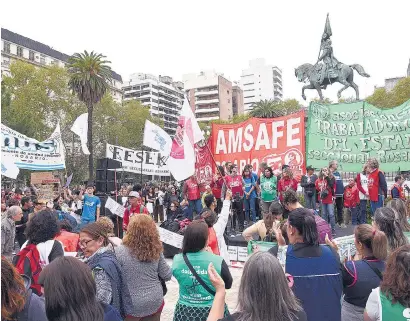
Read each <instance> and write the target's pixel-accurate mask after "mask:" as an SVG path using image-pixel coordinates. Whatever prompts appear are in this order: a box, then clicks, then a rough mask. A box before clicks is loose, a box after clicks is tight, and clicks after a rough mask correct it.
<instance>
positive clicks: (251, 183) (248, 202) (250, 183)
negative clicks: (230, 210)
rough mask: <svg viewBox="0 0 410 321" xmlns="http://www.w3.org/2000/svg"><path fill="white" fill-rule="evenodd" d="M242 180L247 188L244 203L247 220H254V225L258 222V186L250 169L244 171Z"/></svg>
mask: <svg viewBox="0 0 410 321" xmlns="http://www.w3.org/2000/svg"><path fill="white" fill-rule="evenodd" d="M242 178H243V181H244V186H245V193H244V197H243V203H244V206H245V218H246V219H247V220H252V222H253V223H255V222H256V209H255V204H256V197H257V195H256V184H257V181H255V179H254V177H253V175H252V172H251V171H250V169H249V167H246V166H245V168H244V170H243V171H242Z"/></svg>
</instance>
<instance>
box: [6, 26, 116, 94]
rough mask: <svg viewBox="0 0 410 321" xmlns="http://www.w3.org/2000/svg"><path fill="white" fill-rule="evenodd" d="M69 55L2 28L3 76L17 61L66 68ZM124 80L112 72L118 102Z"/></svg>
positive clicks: (114, 92) (112, 91)
mask: <svg viewBox="0 0 410 321" xmlns="http://www.w3.org/2000/svg"><path fill="white" fill-rule="evenodd" d="M68 58H70V56H69V55H66V54H64V53H62V52H60V51H57V50H55V49H53V48H51V47H49V46H47V45H45V44H43V43H41V42H38V41H35V40H32V39H30V38H27V37H24V36H21V35H19V34H17V33H15V32H12V31H10V30H7V29H3V28H1V75H2V76H3V74H4V75H9V74H10V63H11V62H13V61H15V60H21V61H25V62H27V63H30V64H32V65H34V66H37V67H42V68H44V67H47V66H52V65H57V66H60V67H64V66H65V65H66V64H67V62H68ZM121 87H122V78H121V76H120V75H119V74H117V73H115V72H114V71H113V72H112V83H111V86H110V90H111V95H112V96H113V98H114V99H115V100H116V101H119V102H120V101H121V100H122V90H121Z"/></svg>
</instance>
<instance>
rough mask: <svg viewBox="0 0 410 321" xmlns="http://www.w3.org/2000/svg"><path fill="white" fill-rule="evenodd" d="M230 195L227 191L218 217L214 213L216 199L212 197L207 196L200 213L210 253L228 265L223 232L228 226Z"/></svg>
mask: <svg viewBox="0 0 410 321" xmlns="http://www.w3.org/2000/svg"><path fill="white" fill-rule="evenodd" d="M231 199H232V194H231V192H230V191H227V192H226V194H225V201H224V203H223V207H222V211H221V214H219V216H218V215H217V214H216V213H215V209H216V206H217V203H216V198H215V197H214V196H213V195H208V196H207V197H206V198H205V205H206V208H204V209H203V210H202V212H201V219H203V220H204V221H205V223H206V224H207V225H208V246H209V247H210V248H211V249H212V253H214V254H216V255H220V256H222V257H223V259H224V260H225V262H226V263H228V264H229V263H230V260H229V253H228V248H227V246H226V243H225V238H224V232H225V228H226V225H227V224H228V218H229V208H230V205H231Z"/></svg>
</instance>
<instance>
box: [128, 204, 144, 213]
mask: <svg viewBox="0 0 410 321" xmlns="http://www.w3.org/2000/svg"><path fill="white" fill-rule="evenodd" d="M128 212H129V213H130V216H131V214H132V213H131V205H130V206H128ZM140 214H144V205H142V204H141V205H140Z"/></svg>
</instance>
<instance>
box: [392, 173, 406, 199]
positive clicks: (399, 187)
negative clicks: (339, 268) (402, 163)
mask: <svg viewBox="0 0 410 321" xmlns="http://www.w3.org/2000/svg"><path fill="white" fill-rule="evenodd" d="M403 182H404V179H403V176H401V175H397V176H396V177H395V178H394V185H393V187H392V189H391V197H392V198H393V199H395V198H399V199H402V200H406V197H405V196H404V189H403Z"/></svg>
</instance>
